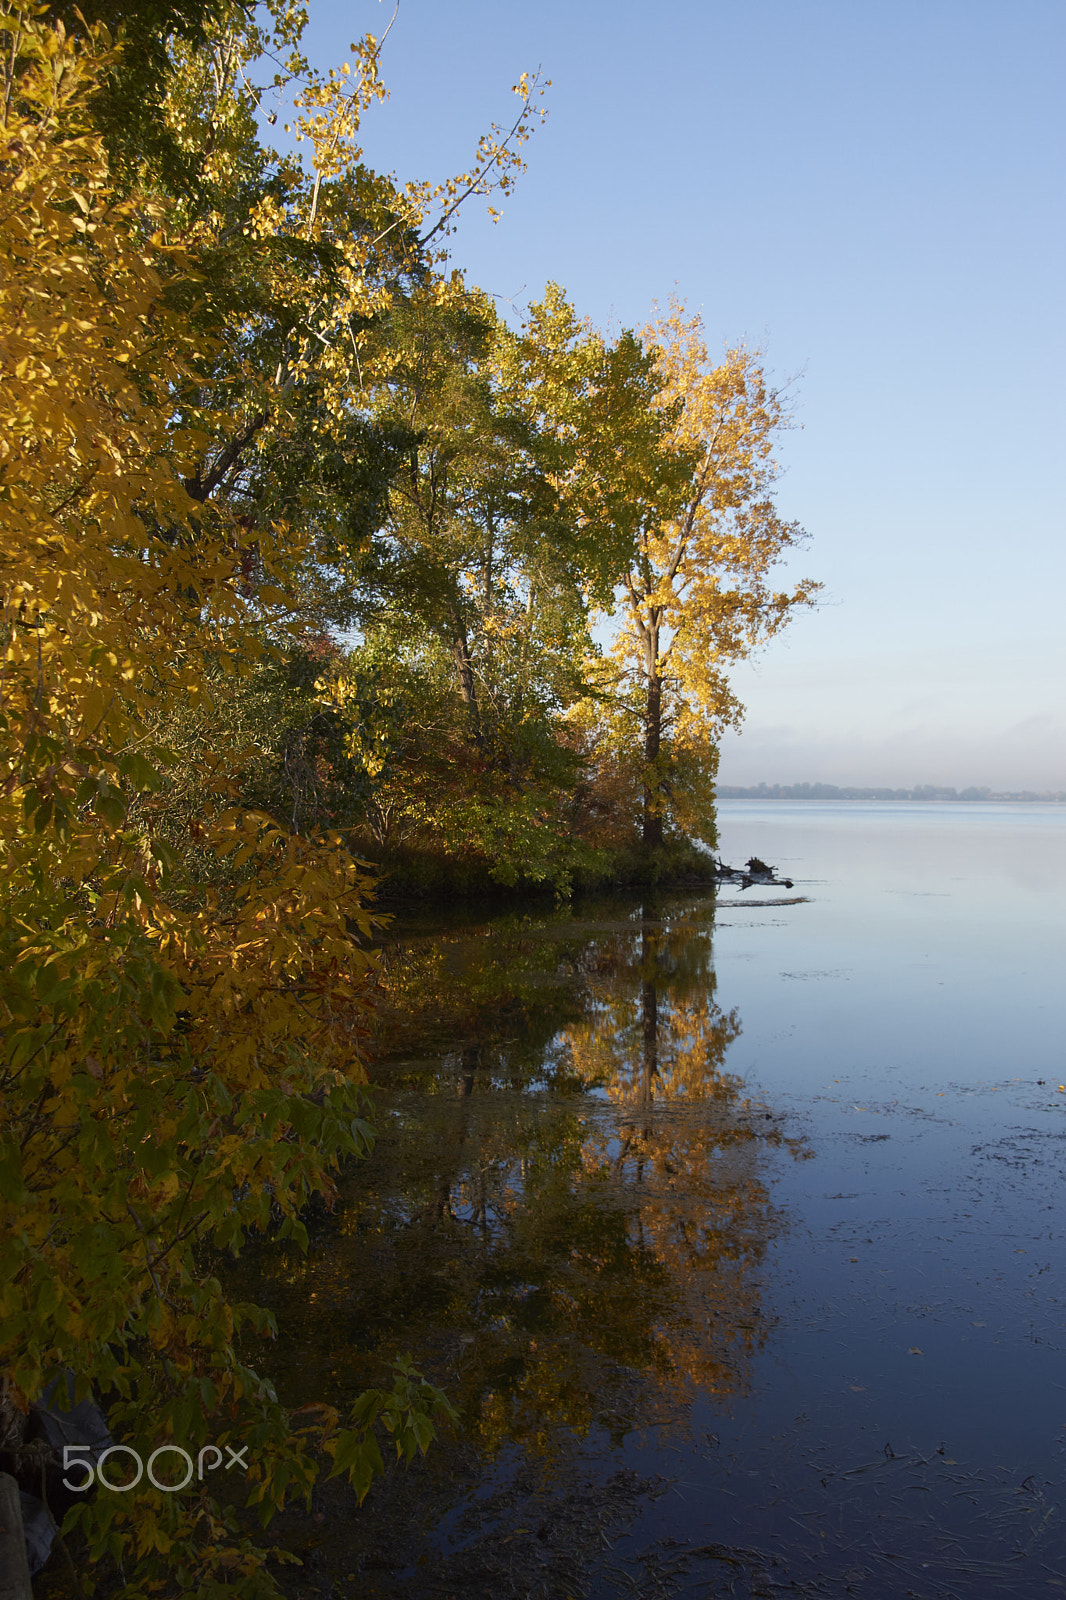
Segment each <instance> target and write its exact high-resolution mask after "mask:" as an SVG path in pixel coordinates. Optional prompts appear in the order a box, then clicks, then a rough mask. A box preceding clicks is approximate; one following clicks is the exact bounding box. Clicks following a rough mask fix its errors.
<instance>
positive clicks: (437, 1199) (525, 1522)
mask: <svg viewBox="0 0 1066 1600" xmlns="http://www.w3.org/2000/svg"><path fill="white" fill-rule="evenodd" d="M720 829H721V843H722V855H723V856H724V858H725V859H726V860H728V861H730V862H734V863H738V864H739V863H740V862H742V861H743V860H744V859H746V857H747V856H749V855H753V854H755V855H758V856H760V857H762V858H763V859H764V860H767V861H771V862H773V863H775V864H776V865H777V866H778V868H779V869H780V871H781V874H782V875H783V876H785V875H787V876H789V877H791V878H792V879H793V880H794V885H795V886H794V888H793V889H792V890H790V891H789V890H781V891H771V892H767V891H766V890H765V889H759V888H753V889H750V890H748V891H746V892H743V893H742V892H740V891H739V890H736V889H729V888H727V889H725V890H723V892H722V893H721V894H720V896H719V898H718V903H717V907H716V906H715V903H714V900H713V898H712V897H709V896H708V895H706V894H705V893H703V892H701V891H670V892H663V893H660V894H656V895H653V896H647V897H644V898H643V899H642V898H640V897H637V896H634V895H629V896H621V897H615V898H612V899H609V900H597V901H594V902H584V903H580V904H578V905H577V906H575V907H573V908H566V909H564V910H552V909H551V907H550V905H547V906H546V905H537V906H535V907H533V908H531V910H530V911H529V913H528V914H527V915H523V914H520V913H516V912H514V911H510V912H507V913H504V914H492V915H489V916H486V917H484V918H483V919H479V918H478V916H477V915H476V914H471V913H469V912H467V913H464V914H463V915H462V916H457V917H455V918H452V919H449V920H447V921H444V920H442V919H440V918H439V917H438V918H437V919H436V920H433V919H430V918H428V917H427V918H425V919H423V921H422V922H421V923H420V924H418V925H403V926H399V925H398V926H397V927H396V929H395V930H394V936H393V937H391V938H390V941H389V943H388V946H387V955H386V966H387V982H386V989H385V1000H384V1003H383V1006H382V1010H381V1014H380V1016H379V1018H378V1021H377V1024H376V1033H375V1038H374V1041H373V1044H372V1050H373V1054H374V1060H375V1065H374V1068H373V1070H372V1077H373V1080H374V1082H375V1084H376V1086H377V1088H376V1093H375V1100H376V1106H377V1111H376V1117H377V1121H378V1125H379V1127H380V1129H381V1136H380V1139H379V1142H378V1146H377V1149H376V1151H375V1153H374V1155H373V1157H372V1158H371V1160H369V1161H368V1162H366V1163H364V1164H362V1165H361V1166H360V1167H358V1168H357V1169H356V1170H353V1171H352V1172H351V1173H350V1174H349V1175H348V1176H347V1178H346V1180H345V1182H344V1186H343V1198H342V1203H341V1205H340V1206H339V1207H338V1210H337V1212H336V1214H335V1215H334V1216H333V1217H331V1218H329V1219H327V1220H324V1221H322V1222H320V1223H319V1224H318V1225H317V1226H316V1228H315V1229H314V1230H313V1233H312V1248H311V1251H310V1254H309V1255H308V1257H307V1258H306V1259H305V1258H303V1257H300V1256H297V1255H295V1254H292V1255H286V1256H284V1257H281V1258H277V1259H276V1260H275V1258H273V1257H270V1256H268V1255H267V1253H265V1252H264V1254H263V1255H262V1256H261V1257H260V1258H259V1264H260V1265H262V1266H263V1267H264V1269H265V1270H266V1271H267V1272H268V1273H269V1276H268V1277H267V1279H266V1280H265V1282H264V1283H260V1284H257V1285H256V1286H255V1287H256V1289H257V1292H258V1293H259V1295H260V1297H262V1298H265V1299H268V1300H269V1301H270V1303H272V1304H273V1305H274V1306H275V1307H276V1309H277V1311H278V1314H279V1320H280V1321H281V1323H282V1327H283V1337H282V1341H281V1343H280V1345H279V1347H278V1349H277V1351H276V1352H275V1354H274V1356H273V1357H272V1359H271V1370H272V1375H273V1376H274V1377H275V1379H276V1381H277V1383H278V1386H279V1389H280V1391H281V1393H282V1396H283V1398H285V1399H287V1400H289V1401H290V1402H292V1403H300V1401H301V1400H303V1399H309V1398H329V1399H330V1400H332V1401H333V1402H334V1403H336V1404H343V1403H344V1402H345V1401H347V1400H350V1399H351V1398H352V1397H354V1395H355V1394H356V1393H358V1392H359V1390H360V1389H362V1388H364V1387H366V1386H367V1385H368V1384H380V1383H382V1382H386V1381H387V1374H388V1367H389V1364H390V1363H391V1361H392V1359H393V1358H394V1356H395V1355H396V1353H397V1352H398V1351H400V1350H402V1351H405V1352H409V1353H410V1354H411V1355H412V1356H413V1357H414V1359H415V1361H416V1362H417V1363H418V1364H419V1365H420V1366H421V1367H422V1368H423V1370H424V1371H425V1372H426V1373H427V1375H428V1376H430V1377H432V1378H433V1380H434V1381H435V1382H437V1383H439V1384H440V1385H441V1386H442V1387H443V1388H444V1389H445V1390H446V1391H447V1392H448V1394H449V1395H450V1396H451V1397H452V1399H453V1400H454V1401H455V1403H456V1404H457V1405H459V1406H460V1407H461V1408H462V1412H463V1417H464V1427H463V1430H462V1432H461V1433H460V1434H458V1435H457V1436H456V1437H454V1438H453V1439H451V1440H445V1441H442V1443H441V1444H440V1445H438V1446H436V1447H434V1449H433V1451H432V1452H431V1454H430V1456H429V1458H428V1459H427V1461H426V1462H425V1464H420V1465H418V1466H417V1467H415V1468H413V1469H412V1470H411V1472H410V1473H408V1474H406V1475H405V1474H402V1473H400V1474H395V1475H393V1476H392V1477H391V1478H390V1479H389V1480H388V1481H386V1482H385V1483H383V1484H382V1485H380V1486H378V1487H376V1488H375V1489H374V1490H373V1491H372V1492H371V1495H370V1496H369V1498H368V1500H367V1501H366V1503H365V1504H364V1506H363V1508H362V1509H361V1510H356V1509H355V1507H354V1504H353V1502H352V1501H351V1499H350V1497H348V1498H346V1497H345V1494H344V1493H343V1492H342V1491H340V1490H329V1491H327V1492H326V1493H325V1494H324V1495H323V1496H322V1497H321V1498H320V1499H319V1500H318V1501H316V1507H317V1513H316V1515H317V1520H313V1521H310V1520H308V1519H306V1518H304V1519H302V1520H298V1519H293V1520H292V1522H291V1525H290V1527H289V1528H288V1530H287V1537H288V1542H289V1543H290V1545H291V1546H292V1547H293V1548H295V1549H296V1550H297V1551H298V1552H299V1553H300V1555H301V1556H302V1558H303V1559H304V1561H305V1566H304V1568H303V1569H302V1571H301V1572H300V1573H299V1574H297V1575H295V1576H294V1578H293V1580H292V1582H291V1583H290V1584H289V1587H290V1589H291V1592H292V1593H293V1594H299V1595H306V1596H312V1595H345V1596H347V1595H352V1596H357V1595H358V1596H362V1595H367V1596H371V1595H373V1596H383V1597H396V1600H399V1597H407V1596H413V1597H419V1596H423V1595H424V1596H427V1597H436V1596H459V1597H466V1596H470V1597H481V1596H493V1597H496V1596H500V1597H502V1596H510V1595H521V1596H534V1595H536V1596H546V1597H555V1596H560V1597H561V1596H579V1595H582V1596H583V1595H590V1596H604V1597H607V1596H615V1595H619V1596H621V1595H627V1596H637V1597H641V1600H651V1597H658V1596H667V1595H670V1596H672V1595H695V1596H712V1595H726V1594H736V1595H745V1596H746V1595H752V1596H756V1595H759V1596H762V1595H767V1596H778V1595H812V1596H813V1595H819V1596H838V1595H839V1596H843V1595H849V1594H854V1595H857V1596H866V1597H868V1600H895V1597H897V1596H912V1595H913V1596H920V1597H922V1600H926V1597H928V1600H933V1597H941V1596H943V1597H950V1596H954V1597H958V1600H985V1597H991V1596H1006V1597H1014V1596H1017V1597H1019V1600H1021V1597H1023V1596H1025V1597H1028V1596H1047V1597H1053V1596H1056V1595H1058V1596H1066V1493H1064V1489H1063V1468H1064V1465H1066V1362H1064V1360H1063V1350H1064V1347H1066V1298H1064V1284H1063V1269H1064V1266H1066V1261H1064V1252H1063V1208H1062V1191H1063V1168H1064V1158H1066V1092H1064V1091H1063V1090H1062V1089H1061V1088H1060V1085H1061V1084H1064V1083H1066V1061H1064V1046H1063V1038H1064V1029H1063V1022H1064V1015H1063V1013H1064V1010H1066V1004H1064V998H1066V997H1064V985H1063V977H1062V974H1063V968H1064V961H1063V956H1064V953H1066V939H1064V937H1063V916H1064V893H1066V807H1054V806H1041V805H1035V804H1034V805H1024V806H1022V805H1019V806H1013V807H1012V806H1006V805H1003V806H996V805H955V806H952V805H936V806H932V805H931V806H923V805H918V804H914V803H904V804H897V805H883V806H881V805H869V804H861V803H859V804H855V803H853V804H848V803H836V804H819V803H801V804H795V803H793V804H789V803H782V802H777V803H775V802H749V801H729V802H723V803H722V805H721V808H720ZM767 901H772V902H774V903H770V904H767V903H766V902H767ZM271 1261H273V1262H274V1264H273V1265H271V1264H270V1263H271Z"/></svg>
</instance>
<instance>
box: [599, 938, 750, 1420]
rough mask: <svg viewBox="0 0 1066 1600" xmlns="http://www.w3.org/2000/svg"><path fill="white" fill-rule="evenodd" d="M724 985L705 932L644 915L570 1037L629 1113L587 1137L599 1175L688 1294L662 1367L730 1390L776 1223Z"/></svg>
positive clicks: (639, 1236)
mask: <svg viewBox="0 0 1066 1600" xmlns="http://www.w3.org/2000/svg"><path fill="white" fill-rule="evenodd" d="M716 982H717V980H716V976H715V973H714V969H713V966H712V964H711V940H710V937H709V935H708V932H707V929H706V926H705V925H702V924H701V923H700V922H697V921H694V920H692V919H690V918H689V919H686V918H685V917H681V918H677V919H674V920H672V921H671V922H670V923H664V922H662V921H659V920H656V919H655V918H653V917H652V916H650V915H648V914H647V910H646V909H645V914H644V915H642V917H641V919H640V922H639V924H638V925H636V926H635V928H634V933H633V935H632V937H631V938H630V940H629V941H628V943H626V942H625V941H620V944H619V948H618V951H617V957H616V960H615V962H614V964H613V966H612V968H611V969H610V970H609V971H608V972H607V973H605V974H604V975H603V976H602V977H601V979H600V981H599V982H598V983H597V985H596V995H595V1003H594V1005H593V1006H591V1007H590V1008H589V1010H588V1011H587V1012H586V1015H585V1017H584V1018H583V1019H582V1021H581V1022H580V1023H578V1024H577V1026H576V1027H574V1028H572V1029H570V1030H569V1034H570V1044H571V1051H572V1055H573V1059H574V1062H575V1064H578V1063H587V1069H592V1070H595V1072H596V1075H597V1078H598V1081H599V1082H600V1083H601V1084H602V1085H603V1088H604V1090H605V1092H606V1094H607V1095H608V1096H609V1097H610V1099H611V1101H612V1102H613V1103H614V1105H615V1106H616V1107H617V1109H618V1112H619V1117H618V1121H617V1127H616V1130H612V1134H611V1137H609V1138H608V1139H605V1138H604V1137H603V1134H602V1133H600V1134H599V1135H598V1136H593V1137H592V1138H590V1139H589V1140H588V1141H587V1142H586V1147H585V1151H584V1164H585V1168H586V1171H588V1172H589V1173H597V1172H603V1171H607V1170H609V1171H611V1172H613V1173H614V1174H615V1175H616V1176H617V1177H618V1178H619V1179H620V1180H621V1181H622V1182H623V1184H624V1185H625V1187H626V1190H627V1193H628V1196H629V1198H630V1206H631V1217H630V1229H631V1232H632V1234H633V1236H634V1238H635V1240H636V1241H637V1243H638V1244H639V1247H640V1248H641V1249H642V1250H644V1251H646V1252H648V1253H649V1254H650V1255H651V1256H652V1257H653V1258H654V1259H655V1260H656V1261H657V1262H658V1263H659V1264H660V1266H661V1267H662V1268H663V1269H664V1271H665V1272H666V1273H667V1275H668V1276H669V1278H670V1280H671V1282H672V1283H673V1284H674V1285H675V1286H676V1291H677V1302H676V1309H675V1315H674V1316H673V1317H672V1318H670V1319H669V1320H668V1321H667V1322H665V1323H660V1324H658V1325H657V1326H656V1329H655V1339H656V1343H657V1347H658V1355H659V1358H660V1362H659V1364H660V1367H661V1369H662V1370H663V1371H664V1372H667V1373H669V1374H670V1375H671V1376H672V1377H673V1378H674V1379H675V1380H678V1381H679V1380H682V1379H688V1380H690V1381H691V1382H692V1383H694V1384H696V1385H698V1386H699V1387H700V1388H702V1389H704V1390H708V1391H710V1392H713V1393H728V1392H730V1391H731V1390H734V1389H736V1388H737V1387H738V1386H739V1385H740V1384H742V1383H743V1381H744V1368H745V1366H746V1360H747V1358H748V1357H749V1356H750V1354H751V1352H752V1350H753V1349H754V1348H755V1345H756V1344H757V1342H758V1340H759V1321H758V1318H759V1306H758V1304H757V1291H756V1288H755V1285H754V1283H753V1278H752V1268H753V1267H754V1266H755V1265H756V1264H757V1263H758V1261H759V1260H760V1259H761V1257H762V1255H763V1252H764V1250H765V1244H766V1238H767V1234H768V1230H769V1227H770V1223H771V1218H770V1212H769V1205H768V1198H767V1194H766V1190H765V1187H764V1186H763V1184H762V1183H761V1182H760V1181H759V1179H758V1178H757V1176H756V1174H755V1161H756V1159H757V1140H758V1139H759V1137H760V1132H759V1131H758V1130H756V1129H755V1128H754V1127H753V1126H752V1123H751V1120H750V1118H748V1117H746V1116H745V1115H743V1113H744V1112H746V1110H747V1109H748V1108H747V1106H746V1105H744V1106H741V1104H740V1090H741V1084H740V1080H739V1079H737V1078H736V1077H734V1076H732V1075H730V1074H728V1073H726V1072H725V1071H724V1070H723V1063H724V1059H725V1054H726V1051H727V1050H728V1048H729V1046H730V1045H731V1044H732V1043H733V1041H734V1039H736V1038H737V1037H738V1035H739V1034H740V1022H739V1020H738V1018H737V1014H736V1012H735V1011H730V1012H728V1013H723V1012H722V1011H721V1010H720V1008H719V1007H718V1005H717V1003H716V1000H715V991H716ZM763 1137H765V1135H763ZM770 1137H771V1138H775V1139H777V1138H779V1137H780V1136H779V1135H778V1134H776V1130H774V1131H773V1132H772V1133H771V1135H770Z"/></svg>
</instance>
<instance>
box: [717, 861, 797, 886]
mask: <svg viewBox="0 0 1066 1600" xmlns="http://www.w3.org/2000/svg"><path fill="white" fill-rule="evenodd" d="M714 875H715V877H716V878H717V879H718V880H719V881H721V882H727V883H739V884H740V887H741V888H742V889H750V888H751V886H752V884H753V883H761V884H764V885H765V884H768V883H772V884H773V885H774V887H775V888H778V889H791V888H792V879H791V878H779V877H778V876H777V868H776V867H768V866H767V865H766V862H765V861H760V860H759V858H758V856H750V857H749V859H748V861H747V863H746V864H745V865H744V866H743V867H727V866H726V865H725V863H724V862H723V861H716V862H715V864H714Z"/></svg>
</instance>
